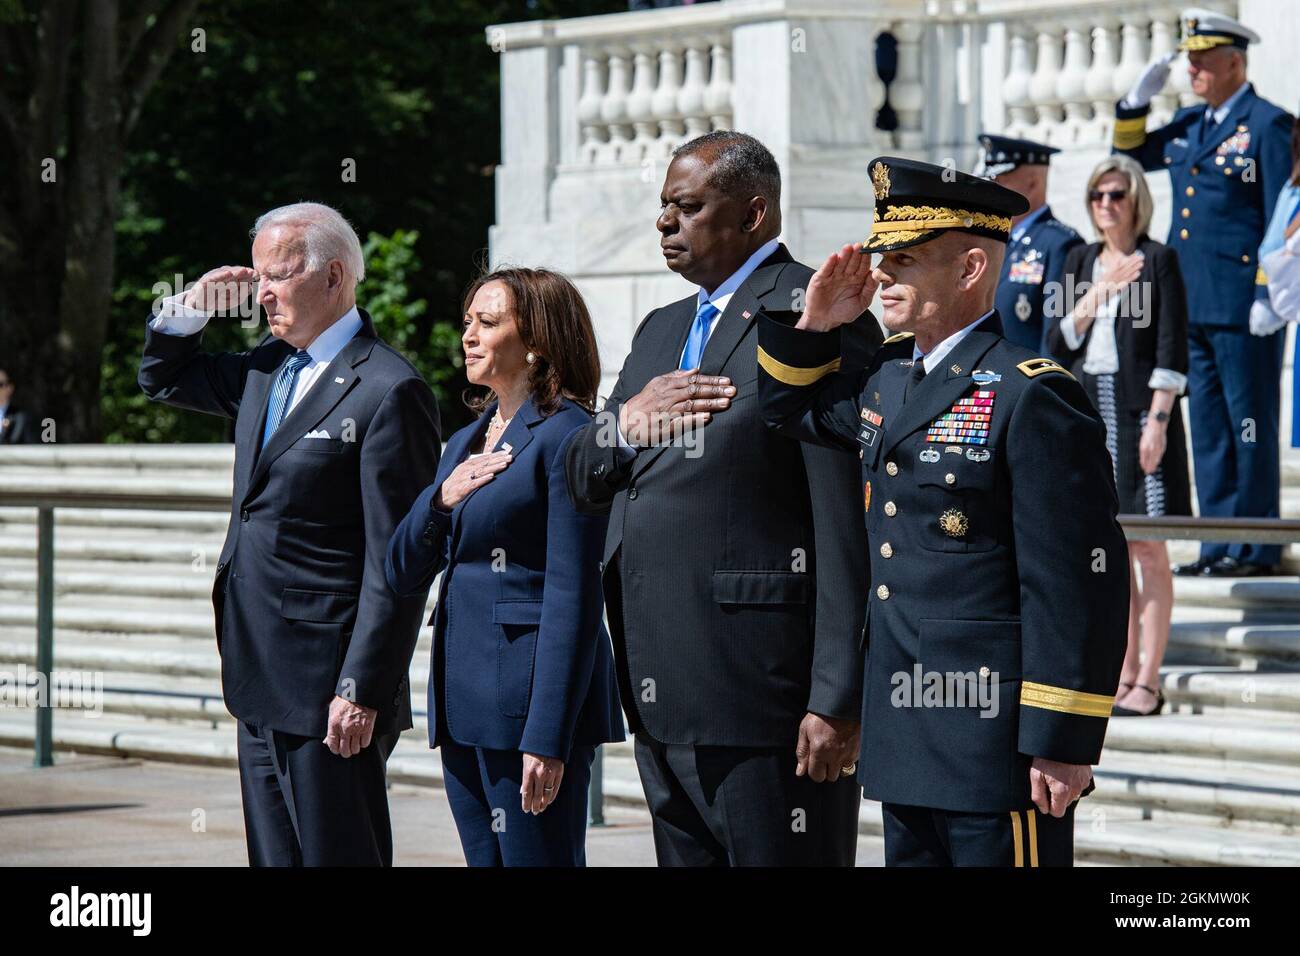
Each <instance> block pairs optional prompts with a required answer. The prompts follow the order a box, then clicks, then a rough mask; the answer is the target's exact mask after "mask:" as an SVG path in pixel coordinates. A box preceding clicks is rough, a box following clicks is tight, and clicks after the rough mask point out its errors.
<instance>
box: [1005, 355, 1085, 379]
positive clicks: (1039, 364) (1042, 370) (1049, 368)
mask: <svg viewBox="0 0 1300 956" xmlns="http://www.w3.org/2000/svg"><path fill="white" fill-rule="evenodd" d="M1016 368H1018V369H1020V372H1021V374H1023V375H1024V376H1025V378H1037V377H1038V376H1039V375H1045V374H1046V373H1048V372H1060V373H1061V374H1062V375H1069V377H1070V378H1074V376H1073V375H1070V373H1069V371H1068V370H1067V369H1066V368H1065V367H1064V366H1062V365H1061V364H1060V363H1059V362H1054V361H1052V360H1051V359H1049V358H1031V359H1026V360H1025V361H1023V362H1021V363H1020V364H1019V365H1017V366H1016Z"/></svg>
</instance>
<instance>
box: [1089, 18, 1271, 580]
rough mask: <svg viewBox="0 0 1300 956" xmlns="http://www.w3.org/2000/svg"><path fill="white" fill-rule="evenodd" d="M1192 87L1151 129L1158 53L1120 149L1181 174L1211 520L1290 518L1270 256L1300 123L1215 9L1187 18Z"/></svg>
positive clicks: (1178, 230) (1177, 213) (1195, 419)
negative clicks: (1262, 87) (1264, 258)
mask: <svg viewBox="0 0 1300 956" xmlns="http://www.w3.org/2000/svg"><path fill="white" fill-rule="evenodd" d="M1183 29H1184V38H1183V41H1182V43H1181V44H1180V49H1183V50H1186V51H1187V58H1188V61H1189V64H1190V73H1191V80H1192V90H1193V92H1195V93H1196V94H1197V95H1198V96H1201V97H1203V98H1204V99H1205V103H1204V104H1203V105H1197V106H1189V107H1187V108H1186V109H1182V110H1179V111H1178V112H1177V113H1175V114H1174V117H1173V119H1172V120H1171V121H1170V122H1169V123H1168V124H1166V125H1165V126H1162V127H1160V128H1159V129H1155V130H1148V129H1147V128H1146V124H1147V115H1148V114H1149V113H1150V111H1151V106H1150V102H1151V98H1152V97H1153V96H1154V95H1155V94H1156V93H1158V92H1160V90H1161V89H1162V88H1163V87H1164V84H1165V81H1166V79H1167V78H1168V76H1169V59H1168V58H1165V59H1161V60H1157V61H1156V62H1155V63H1152V64H1151V65H1150V66H1149V67H1147V69H1146V70H1145V71H1144V72H1143V74H1142V75H1141V76H1140V77H1139V78H1138V81H1137V82H1136V83H1135V84H1134V86H1133V89H1132V90H1131V91H1130V92H1129V93H1128V95H1127V96H1126V97H1125V98H1124V99H1123V100H1121V101H1120V102H1119V105H1118V106H1117V107H1116V110H1115V143H1114V146H1115V151H1116V152H1120V153H1125V154H1127V155H1129V156H1132V157H1133V158H1134V159H1136V160H1137V161H1138V162H1139V163H1141V164H1142V166H1143V168H1144V169H1146V170H1148V171H1154V170H1161V169H1166V170H1168V171H1169V179H1170V185H1171V186H1172V188H1173V217H1172V222H1171V225H1170V227H1169V246H1170V248H1172V249H1173V250H1174V251H1176V252H1177V253H1178V258H1179V261H1180V262H1181V263H1182V272H1183V279H1184V281H1185V283H1186V285H1187V302H1188V305H1189V307H1190V308H1189V310H1188V312H1189V314H1188V329H1187V332H1188V336H1187V338H1188V342H1187V345H1188V388H1187V391H1188V395H1189V397H1190V404H1191V416H1190V417H1191V426H1192V457H1193V462H1194V465H1195V469H1196V497H1197V499H1198V501H1199V504H1200V513H1201V515H1202V517H1208V516H1220V517H1256V518H1276V517H1277V516H1278V513H1279V512H1278V506H1279V498H1280V494H1281V487H1280V485H1281V461H1280V457H1279V450H1278V418H1279V415H1280V406H1281V394H1280V381H1281V375H1282V350H1283V346H1284V342H1285V333H1284V332H1282V333H1279V332H1276V331H1275V332H1273V333H1272V334H1268V335H1252V334H1251V328H1252V326H1255V325H1257V324H1258V323H1259V322H1260V320H1261V319H1262V320H1263V324H1264V325H1266V326H1267V327H1268V328H1271V329H1276V328H1277V325H1276V323H1275V322H1272V321H1271V320H1272V314H1271V312H1270V310H1269V308H1268V285H1267V282H1266V280H1265V279H1264V277H1263V274H1262V273H1261V271H1260V269H1259V262H1258V253H1259V245H1260V242H1261V241H1262V240H1263V238H1264V231H1265V228H1266V227H1267V226H1268V221H1269V217H1270V216H1271V215H1272V213H1273V205H1274V203H1275V202H1276V201H1277V196H1278V193H1279V192H1280V191H1281V189H1282V187H1283V185H1284V184H1285V183H1286V181H1287V180H1288V179H1289V178H1290V175H1291V151H1290V141H1291V127H1292V119H1291V116H1290V114H1288V113H1287V112H1286V111H1285V110H1282V109H1280V108H1279V107H1277V106H1274V105H1273V104H1272V103H1270V102H1268V101H1267V100H1265V99H1264V98H1262V97H1260V96H1257V95H1256V94H1255V88H1254V87H1253V86H1252V85H1251V84H1250V83H1248V82H1247V81H1246V47H1247V45H1248V44H1250V43H1255V42H1258V41H1259V37H1258V36H1257V35H1256V34H1255V33H1254V32H1253V31H1252V30H1250V29H1248V28H1246V27H1244V26H1242V25H1241V24H1240V23H1238V22H1237V21H1236V20H1233V19H1230V18H1228V17H1225V16H1221V15H1219V14H1217V13H1213V12H1210V11H1205V10H1187V11H1185V12H1184V14H1183ZM1281 555H1282V551H1281V546H1280V545H1260V544H1239V543H1234V544H1231V545H1230V544H1227V543H1205V544H1202V545H1201V554H1200V557H1199V558H1198V559H1197V560H1196V561H1194V562H1192V563H1190V564H1184V565H1180V566H1179V567H1178V568H1177V569H1176V571H1175V573H1177V574H1182V575H1187V574H1201V575H1205V574H1208V575H1213V576H1222V577H1237V576H1242V575H1249V574H1260V573H1267V572H1270V571H1272V570H1273V569H1274V566H1275V565H1276V564H1277V563H1278V561H1279V560H1280V559H1281Z"/></svg>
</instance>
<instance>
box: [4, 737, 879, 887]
mask: <svg viewBox="0 0 1300 956" xmlns="http://www.w3.org/2000/svg"><path fill="white" fill-rule="evenodd" d="M56 760H57V761H58V762H57V763H56V765H55V766H54V767H49V768H46V769H43V770H38V769H36V768H34V767H33V766H32V762H31V761H32V755H31V751H30V750H18V749H12V748H0V866H244V865H246V863H247V855H246V853H245V849H244V821H243V814H242V812H241V810H240V802H239V776H238V773H237V772H235V771H233V770H228V769H224V768H219V767H202V766H193V765H185V764H172V763H155V762H152V761H142V760H123V759H120V758H116V757H97V756H78V755H67V754H59V755H57V757H56ZM389 806H390V808H391V811H392V815H393V839H394V847H395V849H394V857H395V859H394V863H395V864H396V865H398V866H463V865H464V863H465V859H464V856H463V855H462V854H461V850H460V842H459V840H458V839H457V836H456V827H455V823H454V822H453V821H452V817H451V811H450V809H449V808H448V806H447V800H446V798H445V797H444V795H443V793H442V791H441V790H440V789H434V788H428V787H414V786H409V785H395V786H393V787H392V788H391V790H390V793H389ZM606 818H607V820H608V821H609V825H608V826H604V827H597V828H593V829H591V830H590V831H589V832H588V835H587V858H588V861H589V863H590V864H591V865H592V866H653V865H654V845H653V841H652V837H651V834H650V819H649V816H648V815H647V814H646V813H645V812H644V811H640V810H634V809H631V808H627V807H620V806H608V807H607V808H606ZM883 859H884V857H883V847H882V845H881V841H880V840H879V839H878V838H874V837H869V836H859V838H858V865H859V866H879V865H881V863H882V862H883Z"/></svg>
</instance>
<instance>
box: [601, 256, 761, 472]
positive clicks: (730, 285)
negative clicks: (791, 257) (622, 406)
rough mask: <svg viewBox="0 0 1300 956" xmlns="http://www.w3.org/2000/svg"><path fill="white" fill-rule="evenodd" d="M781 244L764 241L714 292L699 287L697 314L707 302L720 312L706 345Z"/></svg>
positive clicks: (622, 441) (621, 440)
mask: <svg viewBox="0 0 1300 956" xmlns="http://www.w3.org/2000/svg"><path fill="white" fill-rule="evenodd" d="M780 245H781V240H780V239H779V238H777V239H769V240H768V241H767V242H765V243H763V244H762V245H761V246H759V247H758V248H757V249H755V250H754V254H753V255H751V256H750V257H749V258H748V259H746V260H745V264H744V265H742V266H741V267H740V268H739V269H737V270H736V271H735V272H733V273H732V274H731V275H730V276H729V277H728V278H727V280H726V281H725V282H723V283H722V285H720V286H718V287H717V288H716V289H714V290H713V292H708V291H707V290H706V289H705V288H704V286H700V287H699V292H698V293H696V296H695V311H696V313H697V314H698V313H699V311H700V306H702V305H704V303H705V302H712V303H713V307H714V308H715V309H717V310H718V314H717V315H715V316H714V317H713V321H712V322H710V323H709V331H708V332H707V333H706V334H705V336H704V344H705V345H708V344H709V336H711V335H712V334H713V330H714V329H716V328H717V327H718V319H720V318H722V313H723V312H726V311H727V303H729V302H730V301H731V297H732V296H733V295H735V292H736V290H737V289H739V288H740V287H741V286H742V285H743V284H744V282H745V280H746V279H748V278H749V277H750V276H752V275H753V274H754V270H755V269H757V268H758V267H759V266H761V265H762V264H763V263H764V262H765V261H766V260H767V258H768V257H769V256H770V255H772V253H774V252H776V250H777V247H778V246H780ZM689 339H690V336H689V335H688V336H687V340H688V342H689ZM685 354H686V346H685V345H683V346H682V351H681V354H680V355H678V356H677V364H678V365H681V363H682V357H683V356H684V355H685ZM615 431H616V432H617V433H618V447H619V448H620V449H622V450H623V451H626V452H631V453H632V454H634V455H635V454H636V453H637V452H638V451H640V449H639V448H635V447H633V446H632V445H630V444H628V440H627V439H626V438H625V437H624V436H623V427H622V426H621V425H620V426H619V427H618V428H616V429H615ZM625 457H626V456H625Z"/></svg>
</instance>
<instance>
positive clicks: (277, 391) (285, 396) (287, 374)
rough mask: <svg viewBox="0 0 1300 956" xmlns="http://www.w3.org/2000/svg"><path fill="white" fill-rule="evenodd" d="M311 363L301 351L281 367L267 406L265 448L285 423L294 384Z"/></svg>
mask: <svg viewBox="0 0 1300 956" xmlns="http://www.w3.org/2000/svg"><path fill="white" fill-rule="evenodd" d="M310 361H311V356H310V355H308V354H307V353H306V352H304V351H302V350H301V349H299V350H298V351H297V352H294V353H293V354H292V355H290V356H289V359H288V361H286V362H285V363H284V365H282V366H281V367H280V374H279V375H277V376H276V377H275V385H274V386H272V388H271V400H270V403H269V405H268V406H267V411H266V428H265V429H264V430H263V432H262V447H263V448H265V447H266V443H267V442H269V441H270V440H271V436H272V435H274V434H275V430H276V429H277V428H279V427H280V422H282V421H284V416H285V413H286V412H288V410H289V399H291V398H292V397H293V385H294V382H296V381H297V380H298V373H299V372H301V371H302V368H303V366H304V365H306V364H307V363H308V362H310Z"/></svg>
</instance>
